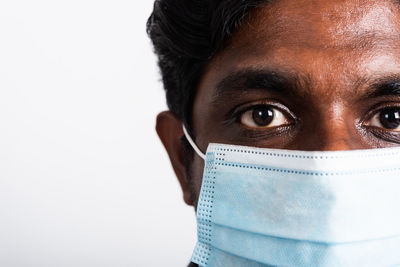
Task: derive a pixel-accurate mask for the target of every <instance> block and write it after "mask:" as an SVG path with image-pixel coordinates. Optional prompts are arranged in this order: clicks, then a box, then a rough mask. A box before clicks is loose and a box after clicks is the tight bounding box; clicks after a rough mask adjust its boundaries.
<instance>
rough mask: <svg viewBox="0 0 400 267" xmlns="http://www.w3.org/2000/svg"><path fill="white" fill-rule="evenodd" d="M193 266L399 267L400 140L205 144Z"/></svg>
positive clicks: (195, 147) (202, 155) (192, 143)
mask: <svg viewBox="0 0 400 267" xmlns="http://www.w3.org/2000/svg"><path fill="white" fill-rule="evenodd" d="M184 131H185V135H186V137H187V139H188V140H189V142H190V143H191V145H192V146H193V148H194V149H195V150H196V152H197V153H198V154H199V156H201V157H202V158H204V160H205V168H204V174H203V181H202V186H201V192H200V196H199V200H198V206H197V225H198V228H197V230H198V241H197V244H196V247H195V250H194V252H193V256H192V261H193V262H195V263H197V264H199V265H200V266H329V267H330V266H332V267H333V266H335V267H336V266H362V267H369V266H371V267H372V266H373V267H376V266H400V148H382V149H368V150H351V151H326V152H314V151H313V152H311V151H293V150H281V149H266V148H255V147H246V146H236V145H224V144H209V146H208V148H207V152H206V155H204V154H202V152H201V151H200V150H199V149H198V148H197V146H196V145H195V143H194V142H193V141H192V139H191V138H190V136H189V135H188V134H187V132H186V130H184Z"/></svg>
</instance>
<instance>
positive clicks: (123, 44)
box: [0, 0, 196, 267]
mask: <svg viewBox="0 0 400 267" xmlns="http://www.w3.org/2000/svg"><path fill="white" fill-rule="evenodd" d="M152 5H153V1H152V0H147V1H116V0H114V1H99V0H97V1H94V0H92V1H90V0H68V1H54V0H48V1H43V0H36V1H29V0H25V1H20V0H19V1H18V0H13V1H0V266H5V267H7V266H185V265H186V264H187V263H188V261H189V259H190V256H191V253H192V250H193V247H194V245H195V240H196V227H195V215H194V211H193V209H192V208H191V207H188V206H186V205H185V204H184V202H183V200H182V194H181V191H180V188H179V185H178V182H177V181H176V178H175V176H174V174H173V172H172V168H171V167H170V164H169V161H168V159H167V156H166V153H165V152H164V149H163V147H162V146H161V143H160V141H159V140H158V138H157V136H156V133H155V131H154V125H155V116H156V114H157V113H158V112H159V111H161V110H164V109H165V108H166V105H165V100H164V92H163V89H162V85H161V83H160V82H159V80H160V75H159V74H158V69H157V66H156V58H155V56H154V55H153V53H152V47H151V45H150V40H149V39H148V37H147V35H146V32H145V23H146V20H147V17H148V16H149V15H150V13H151V10H152Z"/></svg>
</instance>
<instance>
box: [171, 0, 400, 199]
mask: <svg viewBox="0 0 400 267" xmlns="http://www.w3.org/2000/svg"><path fill="white" fill-rule="evenodd" d="M399 37H400V4H399V3H398V2H395V1H359V0H357V1H356V0H342V1H323V0H318V1H298V0H296V1H293V0H292V1H289V0H281V1H275V2H273V3H269V4H266V5H265V6H263V7H261V8H258V9H256V10H255V12H253V13H252V14H250V16H249V17H248V20H247V21H246V23H244V24H243V25H242V27H241V28H240V29H239V31H238V32H237V33H236V34H235V35H234V36H233V38H232V39H231V40H229V42H228V43H227V44H226V46H225V48H224V49H223V50H222V51H221V52H220V53H218V54H217V55H216V56H215V57H214V58H213V59H212V61H211V62H210V64H209V65H208V67H207V69H206V71H205V73H204V76H203V78H202V80H201V83H200V85H199V88H198V91H197V95H196V98H195V102H194V107H193V129H194V136H195V137H196V139H195V140H196V143H197V144H198V146H199V147H200V149H201V150H202V151H203V152H204V151H205V150H206V148H207V145H208V144H209V143H211V142H213V143H225V144H235V145H247V146H256V147H268V148H284V149H296V150H319V151H322V150H323V151H327V150H350V149H368V148H380V147H390V146H397V145H399V144H400V42H399V41H400V38H399ZM180 133H181V132H180ZM177 134H178V133H177ZM173 164H174V163H173ZM175 164H177V163H175ZM191 166H192V168H191V176H192V179H193V184H194V188H195V192H196V195H197V196H198V193H199V191H200V185H201V177H202V172H203V166H204V165H203V161H202V160H201V159H200V158H199V157H197V156H195V157H194V160H193V163H192V164H191ZM178 178H179V177H178ZM187 202H188V201H187ZM189 202H190V201H189ZM189 202H188V203H189ZM191 204H193V203H191Z"/></svg>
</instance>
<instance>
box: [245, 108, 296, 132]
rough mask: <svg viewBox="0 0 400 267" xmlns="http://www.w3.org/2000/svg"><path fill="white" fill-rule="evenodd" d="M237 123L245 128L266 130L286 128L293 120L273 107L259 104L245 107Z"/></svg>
mask: <svg viewBox="0 0 400 267" xmlns="http://www.w3.org/2000/svg"><path fill="white" fill-rule="evenodd" d="M239 122H240V123H241V124H242V125H243V126H244V127H246V128H250V129H266V128H273V127H279V126H287V125H289V124H291V123H292V122H293V118H291V117H290V116H289V115H287V114H285V112H283V111H281V110H280V109H279V108H277V107H274V106H273V105H268V104H259V105H255V106H250V107H247V108H246V109H245V110H244V111H243V112H242V113H241V114H240V116H239Z"/></svg>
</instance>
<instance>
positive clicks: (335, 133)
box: [299, 103, 364, 151]
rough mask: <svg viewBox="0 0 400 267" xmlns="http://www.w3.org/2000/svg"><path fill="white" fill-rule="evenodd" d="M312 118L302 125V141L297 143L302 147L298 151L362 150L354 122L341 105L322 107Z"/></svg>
mask: <svg viewBox="0 0 400 267" xmlns="http://www.w3.org/2000/svg"><path fill="white" fill-rule="evenodd" d="M327 106H328V107H327ZM313 118H314V119H313V121H310V122H309V123H308V125H304V129H303V131H304V134H303V135H302V136H303V138H304V139H303V140H302V141H300V142H299V146H302V147H300V148H299V149H300V150H314V151H337V150H354V149H362V148H364V147H363V142H362V138H361V135H360V134H359V132H358V130H357V128H356V124H355V120H354V119H353V118H352V116H351V113H349V112H346V108H345V107H344V106H343V105H341V104H339V103H333V104H331V105H324V107H322V108H319V109H318V110H317V111H316V116H314V117H313Z"/></svg>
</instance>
